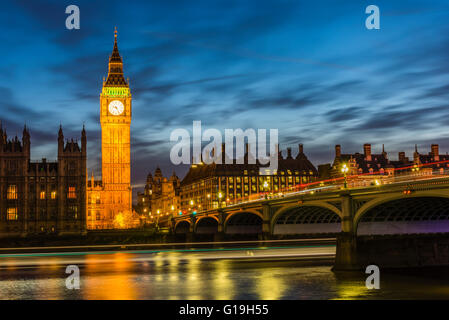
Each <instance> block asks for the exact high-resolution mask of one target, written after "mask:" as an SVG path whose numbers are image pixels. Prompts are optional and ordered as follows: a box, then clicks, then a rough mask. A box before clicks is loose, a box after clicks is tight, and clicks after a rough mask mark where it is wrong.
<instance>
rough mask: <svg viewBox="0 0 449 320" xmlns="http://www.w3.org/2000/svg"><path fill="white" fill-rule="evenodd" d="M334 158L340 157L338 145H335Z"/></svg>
mask: <svg viewBox="0 0 449 320" xmlns="http://www.w3.org/2000/svg"><path fill="white" fill-rule="evenodd" d="M335 157H336V158H340V157H341V146H340V145H339V144H337V145H336V146H335Z"/></svg>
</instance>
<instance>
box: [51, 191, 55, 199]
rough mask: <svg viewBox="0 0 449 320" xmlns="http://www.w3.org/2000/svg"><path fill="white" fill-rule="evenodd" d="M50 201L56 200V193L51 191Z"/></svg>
mask: <svg viewBox="0 0 449 320" xmlns="http://www.w3.org/2000/svg"><path fill="white" fill-rule="evenodd" d="M51 199H52V200H55V199H56V191H52V192H51Z"/></svg>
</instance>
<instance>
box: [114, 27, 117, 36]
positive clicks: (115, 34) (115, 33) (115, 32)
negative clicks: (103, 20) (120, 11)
mask: <svg viewBox="0 0 449 320" xmlns="http://www.w3.org/2000/svg"><path fill="white" fill-rule="evenodd" d="M114 37H115V38H117V27H115V30H114Z"/></svg>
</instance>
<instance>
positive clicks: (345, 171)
mask: <svg viewBox="0 0 449 320" xmlns="http://www.w3.org/2000/svg"><path fill="white" fill-rule="evenodd" d="M348 171H349V168H348V166H347V165H346V163H345V164H343V166H342V167H341V172H342V173H343V175H344V177H345V183H344V188H345V189H347V188H348V178H347V173H348Z"/></svg>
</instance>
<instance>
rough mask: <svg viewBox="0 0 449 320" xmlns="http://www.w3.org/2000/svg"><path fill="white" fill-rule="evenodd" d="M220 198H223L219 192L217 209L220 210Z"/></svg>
mask: <svg viewBox="0 0 449 320" xmlns="http://www.w3.org/2000/svg"><path fill="white" fill-rule="evenodd" d="M221 198H223V194H222V193H221V192H219V193H218V208H221Z"/></svg>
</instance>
